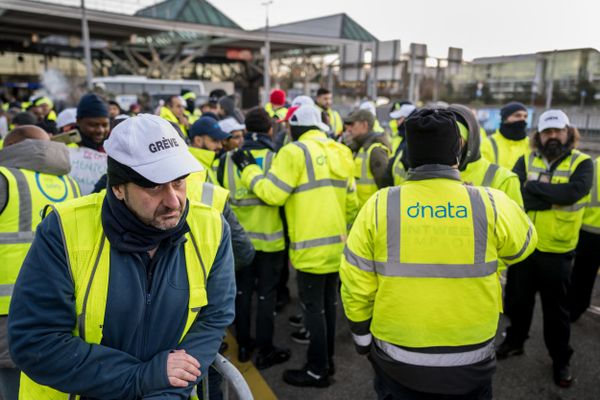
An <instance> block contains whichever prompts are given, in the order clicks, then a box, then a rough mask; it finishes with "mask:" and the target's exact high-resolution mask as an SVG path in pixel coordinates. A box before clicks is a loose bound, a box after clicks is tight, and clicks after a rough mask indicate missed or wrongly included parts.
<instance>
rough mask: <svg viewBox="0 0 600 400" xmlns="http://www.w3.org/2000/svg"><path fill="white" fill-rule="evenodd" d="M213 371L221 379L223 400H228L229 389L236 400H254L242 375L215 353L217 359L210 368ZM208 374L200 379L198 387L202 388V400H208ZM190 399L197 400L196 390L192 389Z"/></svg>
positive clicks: (226, 360)
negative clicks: (222, 382)
mask: <svg viewBox="0 0 600 400" xmlns="http://www.w3.org/2000/svg"><path fill="white" fill-rule="evenodd" d="M210 367H211V368H213V369H214V370H215V371H217V372H218V373H219V374H220V375H221V376H222V377H223V381H224V387H223V400H229V391H230V387H231V388H232V389H233V393H234V394H235V398H236V399H238V400H254V397H253V396H252V392H251V391H250V387H249V386H248V384H247V383H246V380H245V379H244V377H243V375H242V373H241V372H240V371H239V370H238V369H237V368H236V367H235V365H233V364H232V363H231V362H229V360H228V359H226V358H225V357H223V356H222V355H221V354H219V353H217V357H216V358H215V361H214V362H213V364H212V365H211V366H210ZM208 378H209V374H206V376H204V378H202V385H198V387H202V397H201V398H202V399H204V400H209V399H210V395H209V394H210V385H209V382H208ZM191 398H192V399H198V395H197V394H196V388H194V390H193V392H192V396H191Z"/></svg>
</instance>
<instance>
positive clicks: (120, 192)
mask: <svg viewBox="0 0 600 400" xmlns="http://www.w3.org/2000/svg"><path fill="white" fill-rule="evenodd" d="M110 188H111V189H112V191H113V193H114V195H115V197H116V198H117V199H119V200H121V201H122V200H123V199H125V185H124V184H121V185H116V186H111V187H110Z"/></svg>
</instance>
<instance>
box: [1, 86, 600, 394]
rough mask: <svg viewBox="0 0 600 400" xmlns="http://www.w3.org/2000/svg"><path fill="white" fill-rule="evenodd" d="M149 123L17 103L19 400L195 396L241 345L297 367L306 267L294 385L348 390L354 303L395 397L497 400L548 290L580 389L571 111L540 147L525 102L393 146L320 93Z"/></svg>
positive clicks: (386, 135)
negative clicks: (504, 321) (341, 367)
mask: <svg viewBox="0 0 600 400" xmlns="http://www.w3.org/2000/svg"><path fill="white" fill-rule="evenodd" d="M131 111H135V112H131V113H128V114H126V113H124V112H123V111H122V110H121V108H120V106H119V104H118V103H116V102H115V101H107V99H104V98H102V97H100V96H98V95H96V94H92V93H90V94H86V95H84V96H82V97H81V99H80V100H79V103H78V105H77V107H75V108H67V109H64V110H62V111H61V112H60V113H56V110H54V106H53V103H52V100H51V99H50V98H48V97H38V98H35V99H32V100H31V101H30V102H28V103H27V104H16V103H10V104H8V103H7V104H6V107H5V112H6V115H8V116H9V123H10V127H11V130H10V132H9V133H8V135H7V136H6V137H4V138H3V142H2V149H1V150H0V254H1V260H2V267H1V271H0V307H1V308H0V394H1V395H2V398H3V399H4V400H13V399H17V398H19V399H41V398H52V399H67V398H71V397H70V395H81V398H82V399H117V398H118V399H141V398H144V399H159V398H160V399H165V398H178V399H186V398H189V396H196V390H195V389H193V388H194V387H195V386H196V385H198V384H199V380H200V377H201V376H203V375H204V374H207V373H208V374H211V372H209V369H208V366H209V365H210V364H211V363H212V361H213V360H214V357H215V355H216V353H217V351H219V349H220V348H222V346H223V344H222V341H223V337H224V333H225V330H226V329H227V328H228V327H229V326H230V325H231V326H232V330H233V331H234V332H235V337H236V339H237V342H238V345H239V351H238V355H237V356H238V359H239V361H240V362H248V361H251V360H252V361H253V362H254V363H255V365H256V367H257V368H258V369H266V368H270V367H272V366H273V365H276V364H281V363H284V362H286V361H288V360H289V359H290V350H289V349H288V348H285V347H284V346H281V344H278V345H275V343H274V342H273V338H274V325H275V316H276V312H277V311H278V310H281V309H282V308H283V307H284V306H285V305H286V304H287V303H289V302H290V295H289V289H288V285H290V284H291V283H290V282H289V276H290V272H289V271H290V268H293V269H295V270H296V273H295V275H296V280H297V281H296V284H297V288H298V296H299V302H300V306H301V310H300V311H301V313H300V314H298V315H294V316H292V317H291V318H290V324H292V325H293V326H297V327H299V328H300V330H299V331H298V332H295V333H294V334H293V335H292V339H293V340H295V341H297V342H299V343H304V344H307V345H308V347H307V352H306V363H305V364H304V365H303V366H302V367H300V368H296V369H288V370H286V371H285V372H284V374H283V379H284V381H285V382H286V383H288V384H290V385H295V386H314V387H320V388H325V387H328V386H330V385H331V383H332V381H331V377H332V376H333V375H334V374H335V364H334V360H335V358H334V347H335V332H336V326H335V324H336V308H337V299H338V295H339V296H341V299H342V302H343V306H344V312H345V315H346V317H347V319H348V321H349V324H350V330H351V332H352V336H353V339H354V342H355V345H356V350H357V351H358V352H359V353H360V354H365V355H368V356H369V360H370V361H371V363H372V365H373V369H374V371H375V391H376V393H377V396H378V398H380V399H405V398H410V399H420V398H428V399H429V398H450V397H444V396H455V397H456V398H464V399H491V398H492V387H491V382H492V381H491V378H492V375H493V372H494V370H495V368H496V359H500V360H501V359H504V358H507V357H510V356H513V355H519V354H522V353H523V352H524V345H525V341H526V339H527V338H528V332H529V328H530V325H531V321H532V315H533V310H534V302H535V295H536V292H538V291H539V293H540V295H541V301H542V311H543V320H544V340H545V344H546V347H547V349H548V352H549V355H550V357H551V359H552V362H553V380H554V382H555V383H556V385H558V386H560V387H569V386H570V385H571V383H572V382H573V377H572V375H571V371H570V358H571V356H572V354H573V349H572V348H571V346H570V326H571V323H572V322H574V321H576V320H577V319H578V318H579V317H580V316H581V315H582V314H583V313H584V312H585V310H586V309H587V308H588V306H589V305H590V298H591V294H592V289H593V284H594V281H595V277H596V274H597V271H598V265H599V264H600V253H598V252H597V248H598V245H599V244H600V203H599V200H598V190H599V185H598V172H597V164H598V162H597V160H592V159H591V158H590V157H589V156H588V155H586V154H584V153H581V152H580V151H578V150H577V144H578V140H579V133H578V131H577V128H576V127H574V126H572V125H571V124H570V122H569V118H568V116H567V115H566V114H565V113H564V112H563V111H561V110H546V111H545V112H544V113H542V114H541V115H540V116H539V118H538V119H537V121H536V123H534V126H533V129H532V132H531V134H530V135H528V129H527V122H526V121H527V118H528V111H527V108H526V107H525V106H524V105H523V104H521V103H518V102H511V103H508V104H506V105H505V106H504V107H503V108H502V110H501V119H502V122H501V124H500V126H499V127H498V130H497V131H496V132H495V133H494V134H492V135H491V136H489V137H488V136H487V135H486V133H485V132H484V131H483V130H482V129H481V128H480V126H479V124H478V121H477V118H476V117H475V114H474V112H473V110H471V109H469V108H468V107H466V106H463V105H459V104H451V105H447V104H435V105H431V106H427V107H422V108H418V107H417V106H415V105H413V104H411V103H410V102H406V101H397V102H394V103H393V104H392V106H391V107H390V110H389V117H390V123H389V129H387V130H385V129H384V128H383V127H382V125H381V124H380V123H379V122H378V120H377V116H376V110H375V106H374V104H373V103H372V102H364V103H363V104H361V106H360V107H358V108H357V109H356V110H354V111H353V112H351V113H350V114H349V115H347V116H345V118H342V117H341V116H340V114H339V113H338V112H337V111H335V110H334V109H333V107H332V93H331V92H330V91H328V90H327V89H323V88H321V89H319V91H318V92H317V95H316V98H315V99H312V98H310V97H308V96H298V97H297V98H295V99H293V100H292V101H291V102H288V101H287V99H286V94H285V92H284V91H282V90H279V89H276V90H274V91H273V92H272V93H271V96H270V102H269V103H268V104H267V105H266V107H264V108H260V107H257V108H253V109H251V110H248V111H247V112H245V113H244V112H242V111H241V110H240V109H239V108H238V107H237V106H236V102H235V97H233V96H231V95H227V93H225V92H224V91H222V90H215V91H213V92H211V94H210V97H209V98H208V101H207V102H206V103H203V104H197V102H196V96H195V94H194V93H193V92H189V91H183V92H182V93H181V95H173V96H170V97H168V98H167V99H166V100H165V101H164V103H161V105H160V106H159V107H158V108H157V109H155V110H152V112H151V113H140V114H137V113H136V112H137V111H141V110H131ZM136 114H137V115H136ZM34 238H35V240H34ZM507 267H508V269H507ZM506 269H507V271H506V288H505V293H504V297H503V296H502V287H501V285H500V279H499V278H500V275H501V274H502V273H504V272H503V271H504V270H506ZM340 280H341V282H340ZM254 292H256V302H255V303H253V301H252V297H253V293H254ZM253 305H254V306H253ZM502 312H504V313H505V314H506V315H507V316H508V318H509V319H510V326H509V328H508V329H507V331H506V337H505V340H504V341H503V342H502V343H500V344H499V345H498V346H495V344H494V337H495V335H496V329H497V325H498V320H499V315H500V313H502ZM253 315H254V316H253ZM253 318H254V319H255V321H256V322H255V324H254V325H255V333H254V335H253V334H252V330H251V326H252V325H253V324H252V319H253ZM211 371H212V370H211ZM211 381H212V382H217V383H218V377H217V376H214V377H211ZM211 386H212V384H211ZM452 398H454V397H452Z"/></svg>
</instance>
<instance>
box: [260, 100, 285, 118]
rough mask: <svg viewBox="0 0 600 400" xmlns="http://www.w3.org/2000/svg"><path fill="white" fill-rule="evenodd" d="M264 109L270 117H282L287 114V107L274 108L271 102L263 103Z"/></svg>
mask: <svg viewBox="0 0 600 400" xmlns="http://www.w3.org/2000/svg"><path fill="white" fill-rule="evenodd" d="M265 111H266V112H267V113H268V114H269V116H270V117H271V118H276V119H284V118H285V116H286V115H287V112H288V109H287V108H286V107H279V108H278V109H275V108H274V107H273V104H272V103H267V104H265Z"/></svg>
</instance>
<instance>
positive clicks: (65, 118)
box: [56, 107, 77, 129]
mask: <svg viewBox="0 0 600 400" xmlns="http://www.w3.org/2000/svg"><path fill="white" fill-rule="evenodd" d="M75 123H77V109H76V108H74V107H73V108H65V109H64V110H62V111H61V112H59V113H58V115H57V116H56V127H57V128H58V129H60V128H62V127H63V126H67V125H71V124H75Z"/></svg>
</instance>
